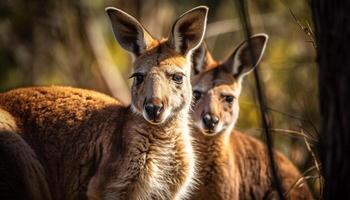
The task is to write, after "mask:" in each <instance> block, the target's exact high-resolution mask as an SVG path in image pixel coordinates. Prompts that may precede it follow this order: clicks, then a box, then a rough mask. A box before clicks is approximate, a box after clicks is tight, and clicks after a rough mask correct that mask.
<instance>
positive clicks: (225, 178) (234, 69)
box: [191, 34, 312, 200]
mask: <svg viewBox="0 0 350 200" xmlns="http://www.w3.org/2000/svg"><path fill="white" fill-rule="evenodd" d="M251 41H252V44H253V50H254V53H255V57H256V58H257V59H256V62H259V60H260V59H261V57H262V54H263V52H264V49H265V46H266V41H267V36H266V35H265V34H259V35H256V36H254V37H252V38H251ZM200 49H201V50H198V51H197V52H195V53H194V55H196V56H197V58H202V61H198V60H197V61H196V63H197V65H199V66H196V63H195V66H194V68H193V69H194V72H193V73H194V74H196V75H195V76H194V77H193V79H192V84H193V90H194V93H195V100H194V101H195V102H194V104H193V112H192V118H193V120H194V122H193V136H194V138H195V141H196V142H195V145H194V149H195V151H196V153H197V157H198V162H199V171H198V174H199V175H198V178H199V182H200V184H199V186H198V188H197V190H196V191H194V193H193V195H192V197H191V199H203V200H204V199H212V200H223V199H276V198H277V196H276V191H275V187H274V185H273V184H272V180H273V179H272V174H271V172H270V167H269V160H268V155H267V150H266V147H265V145H264V144H263V143H261V142H260V141H258V140H256V139H254V138H253V137H251V136H247V135H244V134H241V133H239V132H236V131H234V125H235V123H236V121H237V118H238V113H239V103H238V98H239V95H240V92H241V88H242V85H241V84H242V78H243V77H244V76H245V75H246V74H248V73H249V72H250V71H252V69H253V68H254V67H255V66H256V63H252V62H251V59H250V55H249V51H248V50H247V43H246V42H243V43H242V44H240V45H239V46H238V48H237V49H236V50H235V51H234V53H233V54H231V55H230V56H229V58H228V59H227V60H226V61H223V62H216V61H215V60H213V59H212V57H211V55H210V52H209V51H208V50H206V48H205V46H204V45H202V47H201V48H200ZM207 114H209V115H211V116H216V117H217V118H218V123H217V124H216V125H215V126H209V127H208V126H206V125H205V124H204V122H203V119H204V118H203V116H204V115H207ZM275 159H276V163H277V166H278V169H279V174H280V178H281V181H282V187H283V188H284V190H285V191H286V192H287V193H286V198H287V199H312V195H311V192H310V191H309V188H308V186H307V183H306V182H303V185H302V186H301V187H293V188H291V187H292V186H293V184H294V183H295V182H296V181H297V180H299V179H300V178H301V177H302V176H301V174H300V173H299V171H298V170H297V168H296V167H295V166H294V165H293V164H292V162H291V161H290V160H288V159H287V158H286V157H285V156H284V155H282V154H281V153H280V152H278V151H275Z"/></svg>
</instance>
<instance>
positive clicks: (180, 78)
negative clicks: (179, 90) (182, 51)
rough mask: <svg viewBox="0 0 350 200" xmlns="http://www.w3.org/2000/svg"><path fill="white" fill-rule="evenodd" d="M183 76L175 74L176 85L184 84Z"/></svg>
mask: <svg viewBox="0 0 350 200" xmlns="http://www.w3.org/2000/svg"><path fill="white" fill-rule="evenodd" d="M183 76H184V75H183V74H182V73H176V74H173V77H172V79H173V81H175V83H177V84H181V83H182V82H183Z"/></svg>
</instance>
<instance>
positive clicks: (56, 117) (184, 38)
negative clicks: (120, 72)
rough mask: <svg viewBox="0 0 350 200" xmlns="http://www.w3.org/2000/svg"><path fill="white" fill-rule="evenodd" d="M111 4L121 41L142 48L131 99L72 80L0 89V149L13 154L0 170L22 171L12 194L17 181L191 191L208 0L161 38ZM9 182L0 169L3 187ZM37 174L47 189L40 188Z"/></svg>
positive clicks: (137, 191) (117, 194) (73, 192)
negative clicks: (73, 84) (195, 102)
mask: <svg viewBox="0 0 350 200" xmlns="http://www.w3.org/2000/svg"><path fill="white" fill-rule="evenodd" d="M106 11H107V13H108V16H109V18H110V20H111V23H112V27H113V32H114V35H115V37H116V39H117V41H118V42H119V43H120V45H121V46H122V47H123V48H124V49H126V50H128V51H129V52H131V53H132V54H133V55H134V57H135V61H134V64H133V74H132V76H131V77H132V78H133V84H132V89H131V91H132V102H131V106H123V105H121V104H120V103H119V102H118V101H117V100H116V99H113V98H111V97H108V96H106V95H103V94H100V93H98V92H94V91H89V90H83V89H77V88H70V87H57V86H55V87H34V88H21V89H16V90H11V91H8V92H6V93H1V94H0V139H4V141H0V148H1V149H0V153H1V155H4V156H5V157H4V158H8V159H11V162H10V161H5V162H1V164H0V167H1V168H0V175H6V174H7V173H12V175H13V174H14V173H16V174H17V175H20V176H21V177H19V178H18V180H17V179H15V178H14V179H13V180H12V181H11V185H14V186H16V185H19V186H21V188H16V187H15V188H14V189H13V188H5V189H4V191H5V190H6V191H5V192H8V193H10V194H8V195H9V196H10V197H12V196H14V195H12V194H11V192H16V191H19V189H20V190H21V191H24V192H26V193H28V195H27V196H26V195H22V196H20V198H21V199H30V198H31V197H33V199H50V198H52V199H135V200H143V199H145V200H146V199H175V200H177V199H183V198H185V197H186V196H188V193H189V191H190V190H191V187H192V185H193V182H194V178H195V174H196V169H195V157H194V153H193V149H192V137H191V135H190V129H189V128H190V127H189V118H190V113H189V111H190V106H191V102H192V87H191V79H190V77H191V70H192V69H191V67H192V63H191V56H192V52H193V51H194V50H195V49H196V48H198V47H199V45H200V44H201V42H202V40H203V37H204V33H205V27H206V20H207V14H208V8H207V7H205V6H200V7H196V8H194V9H192V10H190V11H188V12H186V13H184V14H183V15H182V16H180V17H179V18H178V19H177V20H176V21H175V23H174V25H173V26H172V28H171V30H170V34H169V37H168V38H166V39H162V40H157V39H155V38H153V37H152V36H151V35H150V34H149V33H148V31H146V29H145V28H144V27H143V26H142V25H141V24H140V22H138V21H137V20H136V19H135V18H134V17H132V16H130V15H128V14H126V13H125V12H123V11H122V10H119V9H116V8H107V9H106ZM21 153H23V155H21ZM12 155H16V157H14V156H12ZM17 155H18V156H17ZM1 159H3V157H2V158H1ZM27 161H28V162H27ZM23 163H25V164H27V163H28V166H26V165H25V164H23ZM13 166H16V168H13ZM17 170H18V172H19V173H17ZM6 181H7V180H3V179H1V177H0V186H2V185H6V184H7V182H6ZM31 182H32V183H33V184H35V185H36V186H38V187H40V188H42V189H43V190H45V191H40V189H39V191H33V190H35V188H34V189H33V188H32V187H31V185H30V183H31ZM1 189H2V188H0V191H1ZM28 190H30V191H28ZM40 192H41V193H40ZM5 195H7V194H5ZM34 197H38V198H34Z"/></svg>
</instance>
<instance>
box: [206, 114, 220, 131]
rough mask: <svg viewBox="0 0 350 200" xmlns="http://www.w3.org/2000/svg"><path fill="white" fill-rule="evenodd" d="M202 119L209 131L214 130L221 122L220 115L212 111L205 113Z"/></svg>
mask: <svg viewBox="0 0 350 200" xmlns="http://www.w3.org/2000/svg"><path fill="white" fill-rule="evenodd" d="M202 120H203V124H204V126H205V128H206V129H208V130H209V131H213V130H214V129H215V127H216V126H217V125H218V124H219V117H217V116H216V115H213V114H211V113H206V114H204V115H203V118H202Z"/></svg>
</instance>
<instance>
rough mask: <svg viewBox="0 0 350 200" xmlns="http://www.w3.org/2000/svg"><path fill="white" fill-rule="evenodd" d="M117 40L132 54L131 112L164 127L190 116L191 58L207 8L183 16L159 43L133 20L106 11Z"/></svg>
mask: <svg viewBox="0 0 350 200" xmlns="http://www.w3.org/2000/svg"><path fill="white" fill-rule="evenodd" d="M106 11H107V13H108V15H109V18H110V20H111V23H112V27H113V32H114V35H115V38H116V39H117V41H118V42H119V43H120V45H121V46H122V47H123V48H124V49H126V50H127V51H129V52H130V53H132V55H133V56H134V58H135V61H134V64H133V74H132V75H131V77H132V78H133V84H132V89H131V91H132V102H131V107H132V110H133V111H134V112H136V113H138V114H142V115H143V117H144V119H146V120H147V121H148V122H150V123H151V124H162V123H164V122H166V121H168V119H171V118H172V117H174V116H176V115H177V114H178V113H179V112H182V111H185V112H188V111H189V108H190V104H191V99H192V88H191V81H190V75H191V55H192V52H193V50H195V49H196V48H197V47H198V46H199V45H200V43H201V42H202V40H203V36H204V33H205V26H206V20H207V13H208V8H207V7H205V6H199V7H196V8H194V9H192V10H190V11H188V12H186V13H184V14H183V15H181V16H180V17H179V18H178V19H177V20H176V21H175V23H174V24H173V26H172V28H171V30H170V34H169V36H168V38H165V39H162V40H157V39H155V38H153V37H152V36H151V34H149V33H148V31H147V30H146V29H145V28H144V27H143V26H142V25H141V23H140V22H138V21H137V20H136V19H135V18H134V17H132V16H130V15H128V14H127V13H125V12H123V11H121V10H119V9H116V8H107V9H106Z"/></svg>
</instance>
